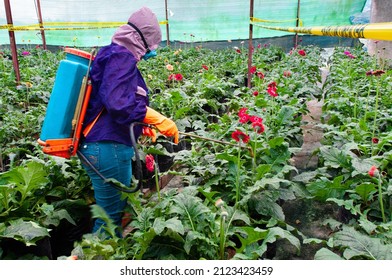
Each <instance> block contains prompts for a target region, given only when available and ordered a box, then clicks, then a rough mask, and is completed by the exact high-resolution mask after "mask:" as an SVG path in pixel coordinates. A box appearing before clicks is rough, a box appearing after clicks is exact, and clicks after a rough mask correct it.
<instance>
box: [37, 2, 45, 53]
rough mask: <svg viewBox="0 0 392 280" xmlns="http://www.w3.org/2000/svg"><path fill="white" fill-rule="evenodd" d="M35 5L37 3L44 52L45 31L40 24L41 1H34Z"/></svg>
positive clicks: (40, 22) (40, 23)
mask: <svg viewBox="0 0 392 280" xmlns="http://www.w3.org/2000/svg"><path fill="white" fill-rule="evenodd" d="M36 3H37V12H38V22H39V27H40V28H41V38H42V46H43V47H44V50H46V39H45V31H44V25H43V24H42V13H41V1H40V0H36Z"/></svg>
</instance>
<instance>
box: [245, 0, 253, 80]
mask: <svg viewBox="0 0 392 280" xmlns="http://www.w3.org/2000/svg"><path fill="white" fill-rule="evenodd" d="M253 10H254V0H250V12H249V21H250V20H251V19H252V18H253ZM248 48H249V50H248V83H247V84H248V88H251V87H252V74H251V73H250V68H251V67H252V55H253V24H252V23H251V22H249V41H248Z"/></svg>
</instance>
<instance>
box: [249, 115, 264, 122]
mask: <svg viewBox="0 0 392 280" xmlns="http://www.w3.org/2000/svg"><path fill="white" fill-rule="evenodd" d="M249 120H250V121H251V122H252V123H255V122H262V121H263V119H262V118H260V117H258V116H251V117H250V118H249Z"/></svg>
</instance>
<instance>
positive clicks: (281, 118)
mask: <svg viewBox="0 0 392 280" xmlns="http://www.w3.org/2000/svg"><path fill="white" fill-rule="evenodd" d="M295 113H296V111H295V110H294V108H293V107H289V106H283V107H282V108H281V109H280V111H279V113H278V115H277V116H276V122H277V125H279V126H281V125H284V124H288V123H290V121H291V120H292V119H293V116H294V114H295Z"/></svg>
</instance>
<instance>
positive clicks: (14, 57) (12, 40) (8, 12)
mask: <svg viewBox="0 0 392 280" xmlns="http://www.w3.org/2000/svg"><path fill="white" fill-rule="evenodd" d="M4 8H5V15H6V17H7V24H8V25H9V26H13V21H12V12H11V5H10V0H4ZM8 35H9V37H10V48H11V54H12V63H13V65H14V72H15V76H16V82H17V84H19V82H20V71H19V62H18V52H17V49H16V41H15V32H14V31H13V30H11V29H8Z"/></svg>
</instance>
